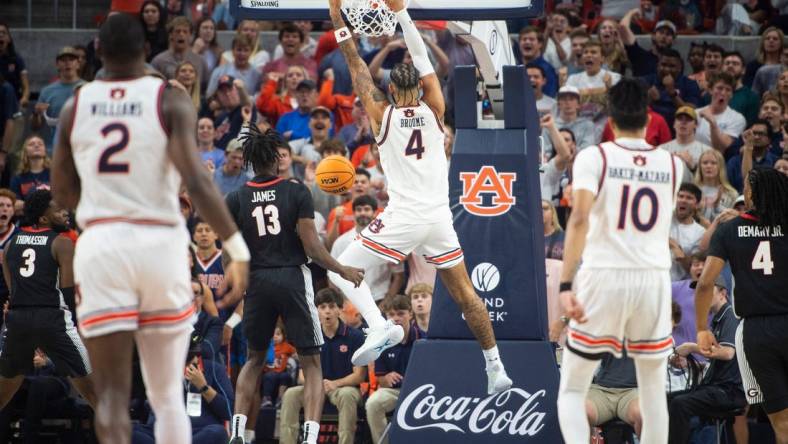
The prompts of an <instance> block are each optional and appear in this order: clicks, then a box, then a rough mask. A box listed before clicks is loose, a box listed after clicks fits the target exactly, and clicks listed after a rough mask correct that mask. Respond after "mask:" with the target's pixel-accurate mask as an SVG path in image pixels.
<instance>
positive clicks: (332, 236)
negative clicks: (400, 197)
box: [326, 168, 380, 248]
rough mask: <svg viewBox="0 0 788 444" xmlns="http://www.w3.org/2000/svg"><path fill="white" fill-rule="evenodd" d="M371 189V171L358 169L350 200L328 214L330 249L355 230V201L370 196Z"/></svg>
mask: <svg viewBox="0 0 788 444" xmlns="http://www.w3.org/2000/svg"><path fill="white" fill-rule="evenodd" d="M369 188H370V174H369V171H367V170H365V169H363V168H357V169H356V180H355V182H354V183H353V188H351V189H350V199H349V200H348V201H347V202H345V203H343V204H342V205H339V206H337V207H336V208H334V209H333V210H331V212H330V213H328V224H327V225H326V227H327V230H328V234H327V235H326V237H327V239H326V244H327V245H328V248H331V245H333V244H334V241H335V240H337V238H338V237H339V236H340V235H342V234H344V233H345V232H347V231H350V230H352V229H353V227H354V226H355V224H356V222H355V219H354V218H353V199H355V198H357V197H358V196H362V195H365V194H369ZM378 213H380V211H378Z"/></svg>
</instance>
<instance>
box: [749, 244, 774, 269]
mask: <svg viewBox="0 0 788 444" xmlns="http://www.w3.org/2000/svg"><path fill="white" fill-rule="evenodd" d="M752 269H753V270H763V274H765V275H767V276H770V275H771V274H772V270H773V269H774V262H773V261H772V244H771V242H769V241H761V242H760V243H759V244H758V249H757V250H755V257H753V258H752Z"/></svg>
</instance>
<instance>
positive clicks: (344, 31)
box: [334, 26, 353, 43]
mask: <svg viewBox="0 0 788 444" xmlns="http://www.w3.org/2000/svg"><path fill="white" fill-rule="evenodd" d="M334 37H336V39H337V43H342V42H344V41H345V40H347V39H349V38H352V37H353V34H351V32H350V30H349V29H348V28H347V26H343V27H341V28H339V29H337V30H336V31H334Z"/></svg>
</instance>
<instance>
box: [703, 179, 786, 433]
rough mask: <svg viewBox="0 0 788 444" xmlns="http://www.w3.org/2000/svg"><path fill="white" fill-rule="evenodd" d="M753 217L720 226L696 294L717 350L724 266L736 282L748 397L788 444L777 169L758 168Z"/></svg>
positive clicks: (747, 195) (708, 345) (751, 195)
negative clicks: (717, 301)
mask: <svg viewBox="0 0 788 444" xmlns="http://www.w3.org/2000/svg"><path fill="white" fill-rule="evenodd" d="M744 201H745V204H746V205H747V208H748V211H747V212H746V213H744V214H742V215H740V216H739V217H736V218H735V219H733V220H731V221H728V222H725V223H723V224H721V225H720V226H719V227H718V228H717V231H715V232H714V235H712V238H711V244H710V245H709V255H708V258H707V259H706V265H705V266H704V268H703V274H701V276H700V279H699V280H698V287H697V289H696V291H695V310H696V322H697V327H698V346H699V347H700V349H701V352H702V353H704V354H710V353H711V352H712V351H713V349H714V348H716V347H718V344H717V341H715V339H714V335H712V334H711V333H710V332H709V326H708V316H709V306H710V305H711V298H712V288H713V286H714V280H715V279H717V276H719V274H720V272H721V271H722V268H723V267H724V266H725V261H730V264H731V271H732V272H733V278H734V282H735V288H734V299H733V309H734V312H735V313H736V316H737V317H739V318H741V322H740V323H739V327H738V329H737V330H736V356H738V362H739V369H740V371H741V376H742V382H743V384H744V393H745V394H746V395H747V400H748V401H749V402H750V403H751V404H756V403H760V402H763V406H764V409H765V410H766V413H767V414H768V415H769V421H771V423H772V427H773V428H774V433H775V435H776V437H777V443H778V444H788V346H787V345H786V344H788V298H786V297H785V294H786V293H785V291H786V290H785V289H786V288H788V178H786V177H785V175H783V174H781V173H780V172H779V171H777V170H775V169H772V168H755V169H753V170H752V171H750V174H749V175H748V177H747V180H745V182H744Z"/></svg>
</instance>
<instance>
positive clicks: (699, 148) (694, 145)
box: [659, 139, 711, 169]
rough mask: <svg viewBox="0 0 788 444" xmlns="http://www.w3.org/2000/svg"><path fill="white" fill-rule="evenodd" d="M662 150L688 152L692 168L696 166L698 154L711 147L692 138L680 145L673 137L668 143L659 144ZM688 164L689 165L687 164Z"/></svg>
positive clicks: (674, 152)
mask: <svg viewBox="0 0 788 444" xmlns="http://www.w3.org/2000/svg"><path fill="white" fill-rule="evenodd" d="M659 148H662V149H663V150H668V151H669V152H671V153H673V154H676V153H681V152H684V151H686V152H688V153H689V155H690V157H692V165H691V166H692V168H693V169H694V168H695V167H697V166H698V160H699V159H700V155H701V154H703V152H704V151H708V150H710V149H711V147H710V146H708V145H706V144H705V143H702V142H698V141H697V140H694V141H692V142H690V143H688V144H686V145H682V144H681V143H679V141H678V139H673V140H671V141H670V142H668V143H663V144H662V145H660V146H659ZM687 166H690V165H687Z"/></svg>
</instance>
